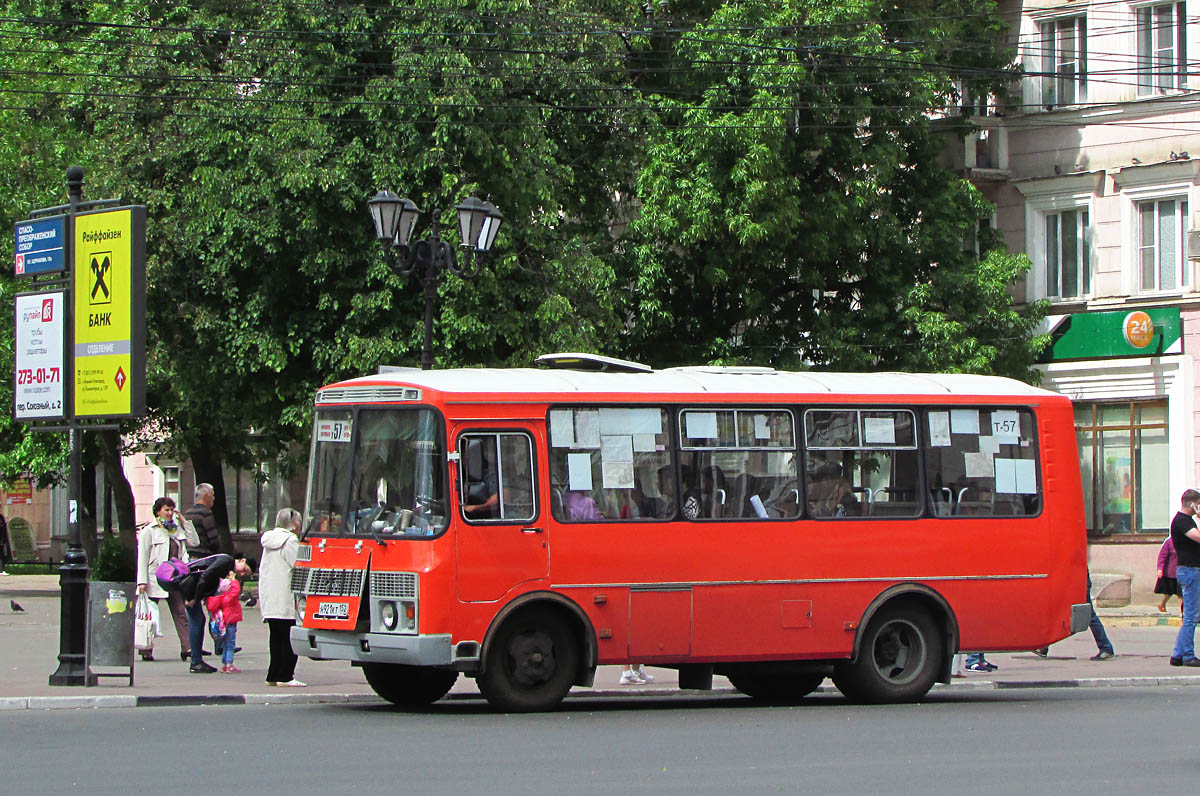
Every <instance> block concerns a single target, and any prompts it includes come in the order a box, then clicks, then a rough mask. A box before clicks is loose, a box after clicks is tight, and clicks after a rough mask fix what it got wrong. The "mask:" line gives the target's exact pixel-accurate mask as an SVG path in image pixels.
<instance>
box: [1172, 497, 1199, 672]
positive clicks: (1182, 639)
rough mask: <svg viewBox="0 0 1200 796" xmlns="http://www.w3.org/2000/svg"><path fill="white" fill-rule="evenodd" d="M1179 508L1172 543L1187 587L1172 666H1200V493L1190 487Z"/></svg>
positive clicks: (1178, 576)
mask: <svg viewBox="0 0 1200 796" xmlns="http://www.w3.org/2000/svg"><path fill="white" fill-rule="evenodd" d="M1180 503H1181V505H1180V508H1179V511H1178V512H1176V514H1175V518H1174V519H1173V520H1171V543H1172V544H1174V545H1175V555H1176V556H1178V557H1179V560H1178V563H1177V564H1176V567H1175V578H1176V579H1177V580H1178V581H1179V587H1180V588H1181V589H1182V590H1183V621H1182V622H1181V623H1180V625H1179V635H1178V636H1176V637H1175V648H1174V649H1173V650H1172V651H1171V665H1172V666H1198V667H1200V660H1196V620H1197V615H1196V614H1197V610H1198V609H1200V529H1198V528H1197V527H1196V519H1195V517H1196V504H1197V503H1200V492H1197V491H1196V490H1194V489H1188V490H1187V491H1185V492H1184V493H1183V497H1182V498H1181V500H1180Z"/></svg>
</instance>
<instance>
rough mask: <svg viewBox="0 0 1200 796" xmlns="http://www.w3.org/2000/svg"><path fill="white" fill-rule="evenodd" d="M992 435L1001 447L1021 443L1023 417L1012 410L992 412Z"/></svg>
mask: <svg viewBox="0 0 1200 796" xmlns="http://www.w3.org/2000/svg"><path fill="white" fill-rule="evenodd" d="M992 434H993V436H995V437H996V441H997V442H999V443H1000V444H1001V445H1016V444H1017V443H1018V442H1020V441H1021V415H1020V413H1018V412H1014V411H1011V410H1007V409H1006V410H1003V411H995V412H992Z"/></svg>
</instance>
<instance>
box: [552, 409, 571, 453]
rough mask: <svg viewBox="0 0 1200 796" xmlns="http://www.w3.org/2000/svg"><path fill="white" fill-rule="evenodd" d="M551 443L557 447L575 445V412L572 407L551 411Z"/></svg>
mask: <svg viewBox="0 0 1200 796" xmlns="http://www.w3.org/2000/svg"><path fill="white" fill-rule="evenodd" d="M550 444H551V445H553V446H554V447H555V448H574V447H575V413H574V412H572V411H571V410H570V409H555V410H553V411H551V412H550Z"/></svg>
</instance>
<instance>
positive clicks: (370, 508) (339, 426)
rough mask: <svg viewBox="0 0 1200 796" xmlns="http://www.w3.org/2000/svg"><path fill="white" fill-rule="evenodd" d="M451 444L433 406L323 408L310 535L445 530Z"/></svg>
mask: <svg viewBox="0 0 1200 796" xmlns="http://www.w3.org/2000/svg"><path fill="white" fill-rule="evenodd" d="M445 461H446V457H445V447H444V445H443V439H442V434H441V433H440V430H439V424H438V422H437V415H436V413H434V412H433V411H432V410H430V409H407V408H406V409H362V410H360V411H358V412H353V411H352V410H349V409H334V410H321V411H319V412H318V413H317V419H316V428H315V430H314V433H313V454H312V468H311V471H310V478H311V480H310V483H309V493H308V516H307V519H306V521H305V528H306V529H307V535H310V536H311V535H316V536H343V535H352V536H376V537H393V538H395V537H405V536H434V535H436V534H438V533H441V532H442V531H443V530H445V527H446V510H445V502H446V501H445V498H446V468H445Z"/></svg>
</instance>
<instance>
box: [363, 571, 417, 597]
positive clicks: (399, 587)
mask: <svg viewBox="0 0 1200 796" xmlns="http://www.w3.org/2000/svg"><path fill="white" fill-rule="evenodd" d="M371 596H372V597H401V598H403V597H410V598H413V599H416V597H417V576H416V574H415V573H413V572H372V573H371Z"/></svg>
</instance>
